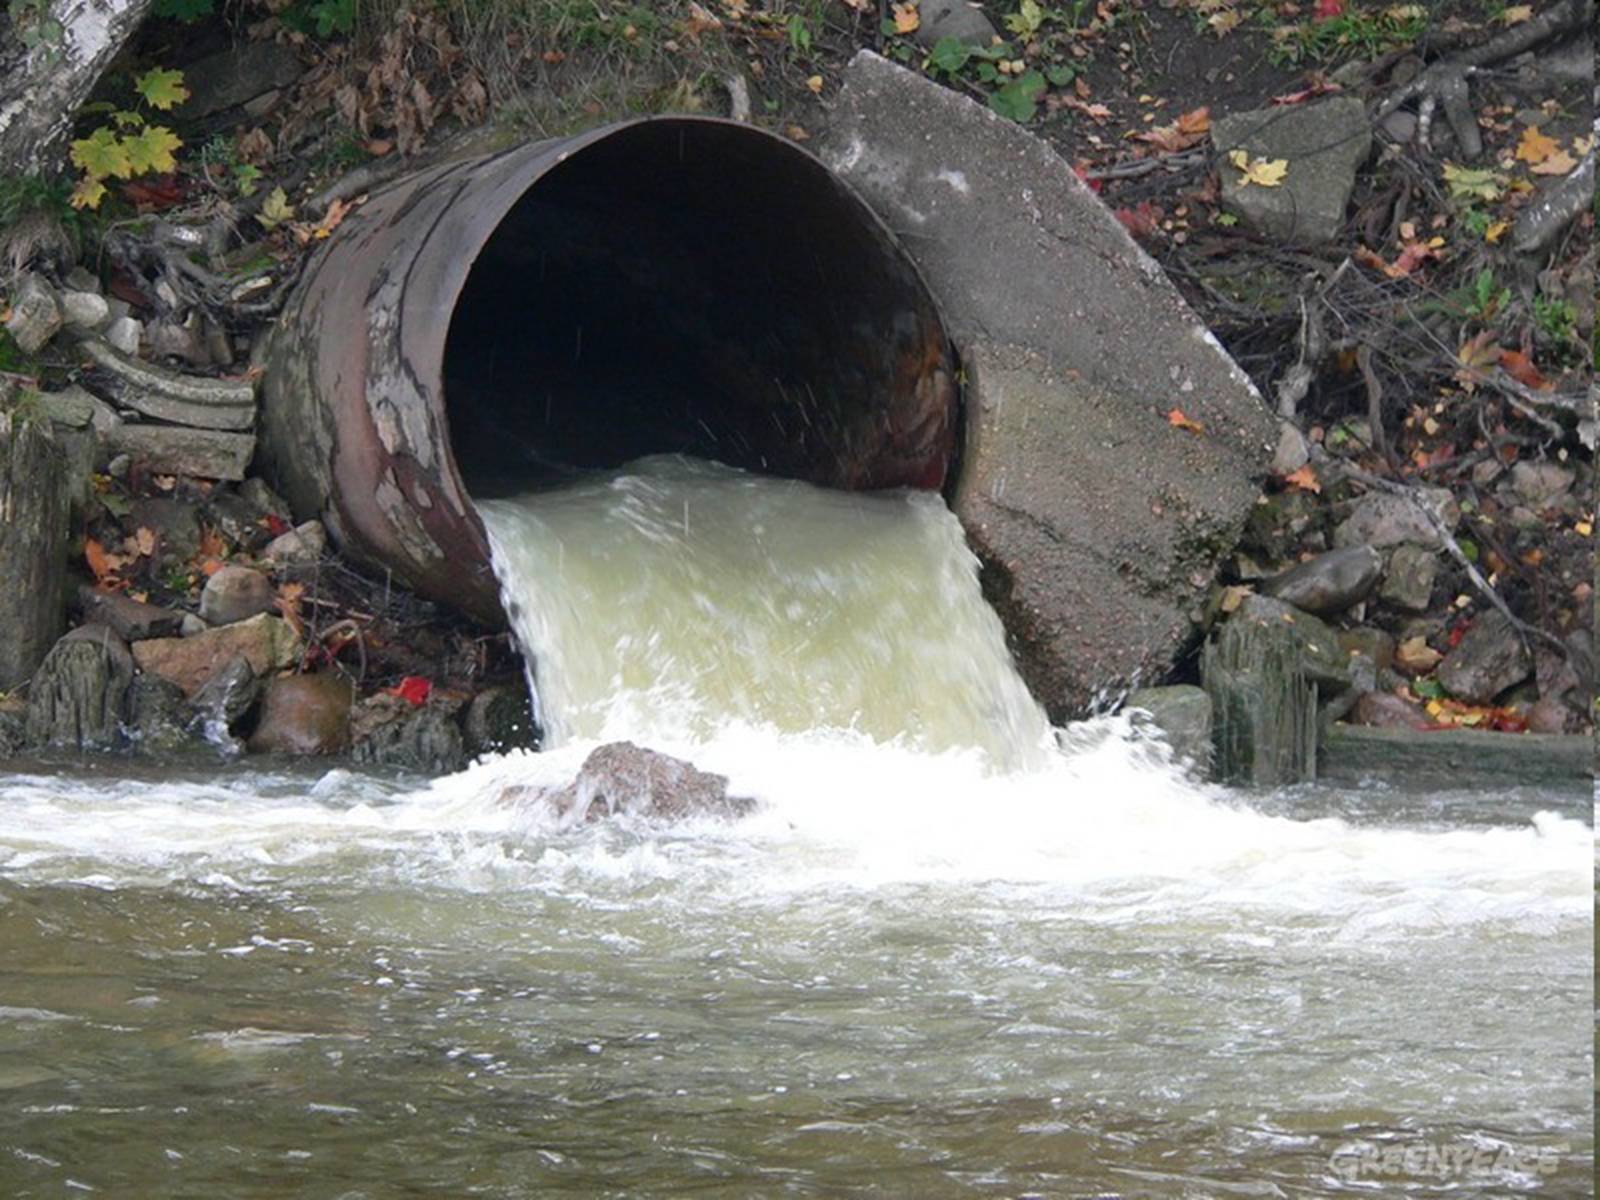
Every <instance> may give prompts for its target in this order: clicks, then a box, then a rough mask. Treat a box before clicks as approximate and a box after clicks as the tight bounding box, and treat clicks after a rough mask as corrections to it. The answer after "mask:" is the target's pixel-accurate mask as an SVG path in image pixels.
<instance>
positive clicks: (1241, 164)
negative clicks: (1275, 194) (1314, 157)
mask: <svg viewBox="0 0 1600 1200" xmlns="http://www.w3.org/2000/svg"><path fill="white" fill-rule="evenodd" d="M1228 161H1229V162H1231V163H1232V164H1233V165H1234V166H1235V167H1237V168H1239V171H1240V176H1241V177H1240V179H1239V183H1240V186H1248V185H1250V184H1252V183H1253V184H1256V185H1257V186H1259V187H1281V186H1283V177H1284V176H1285V175H1287V174H1288V173H1289V160H1288V159H1286V158H1274V159H1271V160H1268V159H1264V158H1258V159H1256V160H1255V161H1254V162H1252V161H1251V159H1250V155H1249V154H1248V153H1247V152H1245V151H1243V150H1232V151H1229V153H1228Z"/></svg>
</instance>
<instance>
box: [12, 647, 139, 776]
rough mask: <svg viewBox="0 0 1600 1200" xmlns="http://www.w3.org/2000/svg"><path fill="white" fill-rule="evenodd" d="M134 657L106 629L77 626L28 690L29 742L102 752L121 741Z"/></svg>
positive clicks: (44, 663) (55, 649)
mask: <svg viewBox="0 0 1600 1200" xmlns="http://www.w3.org/2000/svg"><path fill="white" fill-rule="evenodd" d="M132 682H133V657H132V655H130V654H129V653H128V645H127V643H126V642H124V641H123V640H122V639H121V638H120V637H118V636H117V635H116V634H115V633H114V632H112V631H111V630H110V629H108V628H106V627H105V626H104V625H80V626H79V627H78V628H77V629H74V630H73V631H72V632H71V633H69V634H67V635H66V636H65V637H63V638H62V639H61V640H60V641H58V642H57V643H56V644H55V646H54V647H52V648H51V650H50V653H49V654H48V655H46V656H45V660H44V662H42V663H41V664H40V665H39V669H38V671H36V672H35V673H34V676H33V682H32V683H30V684H29V685H28V716H27V731H28V741H29V743H30V744H32V745H35V746H56V747H69V748H72V749H76V750H103V749H106V748H108V747H111V746H115V745H117V744H119V743H120V742H121V741H122V738H123V732H124V731H123V725H124V723H125V722H126V720H127V717H128V689H129V685H130V684H132Z"/></svg>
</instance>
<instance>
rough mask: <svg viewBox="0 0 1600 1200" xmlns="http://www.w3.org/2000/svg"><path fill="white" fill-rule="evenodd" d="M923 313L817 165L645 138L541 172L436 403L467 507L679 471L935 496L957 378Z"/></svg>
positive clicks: (925, 307) (920, 293)
mask: <svg viewBox="0 0 1600 1200" xmlns="http://www.w3.org/2000/svg"><path fill="white" fill-rule="evenodd" d="M949 354H950V352H949V349H948V345H947V343H946V340H945V337H944V334H943V331H942V329H941V327H940V325H939V321H938V317H937V314H936V312H935V311H934V309H933V305H932V302H931V301H930V300H929V299H928V297H927V293H926V291H925V289H924V287H923V285H922V283H921V281H920V279H919V278H918V277H917V275H916V273H915V270H914V269H913V268H912V267H911V266H910V264H909V262H907V260H906V259H905V258H904V256H903V254H902V253H901V252H900V251H899V248H898V246H896V245H895V244H894V243H892V242H891V241H890V240H889V238H888V235H887V233H886V232H885V231H884V230H883V228H882V227H881V226H880V225H879V224H878V223H877V222H876V221H875V220H874V219H873V218H872V217H871V216H870V214H869V213H867V211H866V210H865V209H864V207H863V206H862V205H861V203H860V201H858V200H857V199H856V198H855V197H854V196H853V195H851V194H850V193H848V192H847V191H845V190H844V188H843V187H842V185H840V184H839V183H838V181H837V180H835V179H834V178H833V177H832V176H831V175H830V174H829V173H828V172H827V171H826V170H825V169H824V168H823V167H822V166H821V165H820V164H818V163H816V162H815V161H814V160H812V159H811V158H809V157H808V156H806V155H803V154H801V153H799V152H798V151H795V150H794V149H792V148H791V147H788V146H786V145H785V144H784V143H781V142H778V141H776V139H772V138H769V137H766V136H764V135H760V134H757V133H755V132H754V131H752V130H749V129H747V128H744V127H740V126H731V125H725V124H718V123H712V122H703V121H700V122H690V121H683V122H674V121H651V122H645V123H642V124H637V125H632V126H627V127H624V128H622V129H620V130H618V131H616V132H615V133H612V134H611V135H609V136H607V137H605V138H603V139H602V140H600V141H598V142H595V143H593V144H591V145H589V146H587V147H585V148H583V149H581V150H579V151H578V152H576V153H575V154H573V156H572V157H570V158H569V159H567V160H566V161H565V162H562V163H560V164H559V165H557V166H555V167H553V168H552V169H551V170H549V171H548V172H547V173H546V174H544V175H543V176H542V177H541V178H540V179H539V180H538V181H537V182H536V183H535V184H534V185H533V186H532V187H531V188H530V189H529V190H528V192H527V193H526V194H525V195H524V196H523V197H522V199H521V200H520V201H518V203H517V204H516V206H515V207H514V208H513V209H512V210H511V212H510V213H509V214H508V215H507V217H506V218H505V220H504V221H503V222H502V223H501V224H500V226H499V227H498V228H497V230H496V231H495V233H494V235H493V236H492V238H491V239H490V241H489V242H488V244H487V245H486V246H485V248H484V250H483V251H482V253H481V254H480V255H479V257H478V260H477V262H476V263H475V264H474V266H473V268H472V272H471V274H470V276H469V278H468V280H467V284H466V287H465V289H464V291H463V293H462V295H461V298H460V300H459V302H458V304H457V306H456V309H455V313H454V315H453V317H452V318H451V325H450V332H449V340H448V342H447V345H446V350H445V363H444V374H445V398H446V400H445V403H446V409H447V412H448V415H449V421H450V429H451V442H452V445H453V447H454V451H455V457H456V461H457V464H458V467H459V469H460V471H461V474H462V479H463V482H464V483H465V484H466V487H467V490H468V491H469V492H470V493H471V494H473V495H476V496H491V495H497V494H504V493H507V492H515V491H525V490H528V489H529V488H531V487H536V486H540V485H543V484H548V483H551V482H555V481H558V480H559V479H561V478H563V477H565V476H567V475H569V474H570V473H571V472H572V471H573V470H574V469H584V468H596V467H613V466H617V465H619V464H621V463H623V462H626V461H628V460H629V459H632V458H636V457H639V456H641V455H644V454H652V453H666V452H682V453H688V454H695V455H700V456H703V457H707V458H715V459H718V460H720V461H722V462H726V463H729V464H732V465H735V466H741V467H745V468H748V469H752V470H760V471H766V472H769V473H773V474H779V475H787V476H792V477H796V478H804V479H810V480H812V481H814V482H818V483H824V484H828V485H831V486H839V487H884V486H900V485H911V486H922V487H939V486H941V485H942V483H943V482H944V479H945V475H946V473H947V471H948V468H949V463H950V459H951V455H952V453H953V449H954V437H955V412H954V403H955V401H954V394H955V393H954V386H953V382H952V375H953V369H952V367H951V364H950V361H949Z"/></svg>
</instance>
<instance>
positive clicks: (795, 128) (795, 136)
mask: <svg viewBox="0 0 1600 1200" xmlns="http://www.w3.org/2000/svg"><path fill="white" fill-rule="evenodd" d="M783 132H784V133H785V134H787V135H788V137H789V140H790V141H791V142H809V141H810V140H811V135H810V134H809V133H807V132H806V127H805V126H804V125H790V126H789V127H788V128H786V129H785V130H784V131H783Z"/></svg>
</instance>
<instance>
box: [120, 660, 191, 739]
mask: <svg viewBox="0 0 1600 1200" xmlns="http://www.w3.org/2000/svg"><path fill="white" fill-rule="evenodd" d="M128 706H129V709H130V713H131V719H130V730H129V732H130V734H131V736H132V739H133V744H134V748H135V749H137V750H138V751H139V752H140V753H142V754H161V755H164V754H176V753H179V752H181V751H184V750H193V749H197V748H199V747H200V746H202V745H203V744H204V743H203V742H202V741H201V739H200V738H199V737H197V736H196V735H195V733H194V732H193V725H194V711H193V709H191V708H190V707H189V702H188V701H187V700H185V699H184V698H183V689H182V688H180V687H179V686H178V685H177V684H175V683H168V682H167V681H166V680H165V679H159V678H157V677H156V676H154V675H140V676H138V677H136V678H135V679H134V681H133V687H132V689H131V690H130V692H129V705H128Z"/></svg>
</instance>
